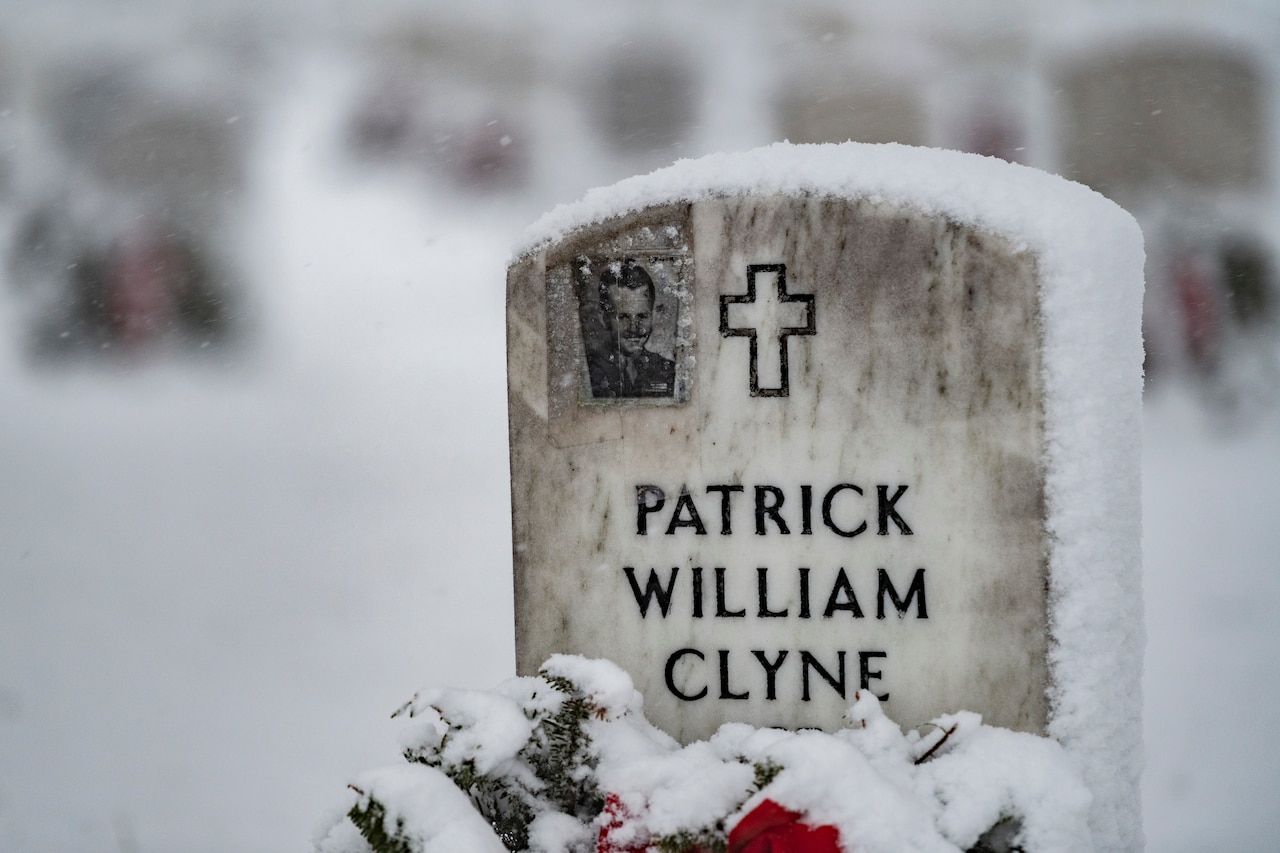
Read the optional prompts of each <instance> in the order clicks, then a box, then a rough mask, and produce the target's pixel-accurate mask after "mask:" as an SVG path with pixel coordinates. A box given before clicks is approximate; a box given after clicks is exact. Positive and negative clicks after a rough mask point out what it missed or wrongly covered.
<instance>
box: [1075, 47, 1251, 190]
mask: <svg viewBox="0 0 1280 853" xmlns="http://www.w3.org/2000/svg"><path fill="white" fill-rule="evenodd" d="M1060 79H1061V89H1062V93H1063V112H1062V114H1061V123H1062V136H1061V144H1062V164H1063V168H1064V171H1065V172H1066V174H1067V176H1068V177H1071V178H1073V179H1075V180H1078V181H1080V182H1082V183H1085V184H1088V185H1089V186H1091V187H1093V188H1094V189H1096V190H1098V191H1099V192H1101V193H1103V194H1113V195H1114V194H1123V193H1125V192H1129V191H1133V190H1136V189H1138V188H1141V187H1144V186H1161V185H1166V184H1168V183H1170V182H1176V183H1179V184H1183V185H1187V186H1192V187H1197V188H1202V189H1206V190H1215V189H1223V188H1239V189H1248V188H1251V187H1254V186H1256V184H1257V183H1258V181H1260V180H1261V179H1262V177H1263V175H1264V174H1265V168H1264V157H1265V154H1266V151H1267V150H1268V149H1267V144H1266V132H1265V128H1266V123H1265V122H1264V120H1263V115H1262V107H1263V98H1264V92H1263V89H1262V80H1261V77H1260V75H1259V70H1258V68H1256V67H1255V65H1254V63H1253V62H1252V61H1251V60H1250V59H1249V57H1247V56H1243V55H1241V54H1240V53H1239V52H1238V51H1235V50H1232V51H1227V50H1222V49H1217V48H1215V47H1214V46H1212V45H1210V44H1208V43H1205V42H1197V41H1191V40H1190V39H1186V40H1182V41H1178V42H1163V41H1155V42H1150V43H1146V42H1141V41H1140V42H1137V43H1133V44H1126V45H1117V46H1115V47H1113V48H1112V49H1110V50H1107V51H1104V52H1101V53H1099V54H1091V55H1090V56H1089V57H1088V58H1087V60H1086V61H1084V62H1082V63H1080V64H1078V65H1073V66H1069V67H1066V68H1064V69H1063V70H1062V73H1061V74H1060Z"/></svg>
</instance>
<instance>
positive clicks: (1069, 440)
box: [515, 142, 1145, 850]
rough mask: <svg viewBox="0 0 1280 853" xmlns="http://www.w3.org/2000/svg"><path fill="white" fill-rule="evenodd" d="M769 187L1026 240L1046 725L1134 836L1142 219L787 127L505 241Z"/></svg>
mask: <svg viewBox="0 0 1280 853" xmlns="http://www.w3.org/2000/svg"><path fill="white" fill-rule="evenodd" d="M773 194H791V195H818V196H828V197H835V198H845V199H871V200H873V201H876V200H880V199H888V200H891V201H892V202H894V203H896V204H904V205H907V206H909V207H912V208H914V209H917V210H920V211H922V212H924V213H926V214H931V215H940V216H944V217H950V218H955V219H957V220H960V221H963V222H969V223H974V224H975V225H977V226H978V227H980V228H983V229H984V230H989V231H993V232H995V233H998V234H1001V235H1003V236H1005V237H1007V238H1009V240H1010V241H1011V242H1012V243H1013V244H1014V245H1015V246H1019V247H1025V248H1026V249H1027V250H1029V251H1031V252H1033V253H1034V255H1035V258H1036V264H1037V270H1038V274H1039V278H1040V285H1041V317H1040V320H1041V323H1042V325H1043V329H1044V349H1043V363H1044V387H1045V437H1046V445H1047V447H1046V459H1047V461H1046V471H1045V492H1046V497H1047V502H1048V507H1047V516H1048V517H1047V523H1046V527H1047V532H1048V536H1049V539H1050V541H1051V542H1052V546H1051V549H1050V553H1049V576H1050V608H1051V617H1050V619H1051V626H1050V630H1051V639H1052V645H1051V648H1050V670H1051V671H1050V678H1051V681H1052V683H1053V688H1052V699H1053V706H1052V716H1051V720H1050V723H1049V731H1050V734H1052V736H1053V737H1054V738H1056V739H1057V740H1058V741H1059V742H1060V743H1062V744H1064V745H1065V746H1066V747H1067V748H1068V749H1069V750H1070V751H1071V752H1072V753H1074V754H1075V755H1076V757H1077V758H1078V760H1080V761H1081V763H1082V767H1083V768H1084V773H1085V776H1086V778H1087V779H1088V782H1089V786H1090V789H1091V790H1092V791H1093V792H1094V794H1095V799H1094V810H1093V817H1092V823H1093V829H1094V835H1095V838H1096V839H1097V841H1098V844H1099V846H1100V848H1101V849H1104V850H1125V849H1133V848H1134V847H1135V846H1137V845H1138V843H1139V842H1138V836H1139V834H1140V831H1141V830H1140V827H1141V817H1140V792H1139V788H1138V778H1139V775H1140V773H1141V766H1142V754H1141V749H1142V746H1141V743H1142V736H1141V713H1142V695H1141V690H1140V686H1139V679H1140V674H1141V671H1142V654H1143V645H1144V642H1145V633H1144V630H1143V612H1142V591H1141V559H1142V558H1141V552H1140V548H1139V543H1140V535H1141V534H1140V530H1141V517H1140V512H1141V510H1140V507H1141V493H1140V490H1141V472H1140V470H1139V460H1140V458H1141V456H1140V453H1141V395H1142V346H1141V339H1140V331H1139V330H1140V327H1141V317H1142V282H1143V261H1144V255H1143V252H1142V235H1141V232H1140V231H1139V229H1138V225H1137V223H1136V222H1135V221H1134V220H1133V218H1132V217H1131V216H1130V215H1129V214H1127V213H1125V212H1124V211H1123V210H1122V209H1120V208H1119V207H1118V206H1117V205H1115V204H1114V203H1112V202H1110V201H1109V200H1107V199H1105V198H1103V197H1102V196H1101V195H1099V194H1098V193H1096V192H1094V191H1093V190H1090V189H1089V188H1087V187H1084V186H1082V185H1080V184H1076V183H1072V182H1070V181H1066V180H1063V179H1062V178H1059V177H1057V176H1054V175H1049V174H1047V173H1045V172H1041V171H1038V170H1034V169H1030V168H1027V167H1024V166H1020V165H1017V164H1011V163H1006V162H1004V161H1002V160H997V159H995V158H991V157H979V156H976V155H971V154H962V153H959V152H955V151H938V150H926V149H919V148H910V147H907V146H902V145H863V144H858V143H852V142H849V143H845V144H843V145H822V146H816V145H789V144H785V143H778V144H775V145H771V146H768V147H765V148H759V149H755V150H753V151H749V152H746V153H739V154H714V155H709V156H706V157H702V158H699V159H697V160H683V161H680V162H678V163H676V164H675V165H674V166H671V167H669V168H666V169H661V170H658V171H656V172H652V173H650V174H648V175H643V176H638V177H635V178H630V179H627V180H624V181H621V182H619V183H617V184H614V185H612V186H610V187H603V188H599V189H596V190H592V191H591V192H589V193H587V194H586V196H584V197H583V199H582V200H581V201H579V202H576V203H574V204H569V205H562V206H560V207H558V208H556V209H555V210H553V211H551V212H550V213H548V214H547V215H546V216H544V217H543V218H542V219H541V220H539V221H538V222H537V223H535V224H534V225H533V226H532V227H531V228H530V229H529V231H528V233H527V234H526V236H525V238H524V240H523V242H522V243H521V244H520V246H519V248H517V250H516V253H515V254H516V257H517V258H519V257H521V256H523V255H526V254H528V253H530V252H534V251H538V250H541V249H542V248H544V247H545V246H547V245H548V244H549V243H551V242H554V241H557V240H560V239H562V238H564V237H566V236H567V235H570V234H572V233H573V232H574V231H575V230H576V229H579V228H582V227H585V226H587V225H590V224H592V223H596V222H601V221H604V220H607V219H609V218H612V217H617V216H621V215H624V214H627V213H630V212H632V211H636V210H640V209H642V208H645V207H647V206H649V205H659V204H671V203H676V202H694V201H698V200H700V199H706V198H714V197H722V196H741V195H758V196H768V195H773Z"/></svg>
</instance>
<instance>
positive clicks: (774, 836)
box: [729, 800, 840, 853]
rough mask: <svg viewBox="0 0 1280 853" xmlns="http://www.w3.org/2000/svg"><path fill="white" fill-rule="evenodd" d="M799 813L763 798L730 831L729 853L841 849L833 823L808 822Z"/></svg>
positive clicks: (835, 851)
mask: <svg viewBox="0 0 1280 853" xmlns="http://www.w3.org/2000/svg"><path fill="white" fill-rule="evenodd" d="M800 818H801V815H800V813H799V812H793V811H791V810H790V809H786V808H783V807H782V806H780V805H778V804H777V803H775V802H774V801H773V800H765V801H764V802H762V803H760V805H758V806H756V807H755V808H754V809H752V810H751V811H750V812H749V813H748V814H747V815H746V817H744V818H743V819H742V820H740V821H738V825H737V826H735V827H734V828H733V831H732V832H730V833H729V853H840V833H839V832H838V831H837V830H836V828H835V827H834V826H827V825H823V826H808V825H807V824H803V823H800Z"/></svg>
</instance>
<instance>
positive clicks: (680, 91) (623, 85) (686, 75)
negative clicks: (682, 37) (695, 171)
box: [591, 39, 698, 159]
mask: <svg viewBox="0 0 1280 853" xmlns="http://www.w3.org/2000/svg"><path fill="white" fill-rule="evenodd" d="M598 62H599V72H600V73H599V77H598V81H597V82H596V84H595V86H596V88H595V90H594V91H593V92H592V93H591V97H592V111H593V113H594V114H595V116H596V121H597V124H598V125H599V127H600V130H601V133H602V134H603V136H604V139H605V141H606V142H607V144H608V145H609V146H610V147H611V148H612V149H613V150H614V151H617V152H619V153H621V154H648V153H658V152H663V153H666V154H667V155H668V158H667V159H675V158H677V157H681V156H685V155H686V153H687V151H686V150H685V149H684V148H683V143H685V142H686V140H687V139H688V137H689V133H690V131H691V129H692V127H693V125H694V122H695V121H696V119H697V115H696V105H695V95H696V92H697V88H698V81H697V79H696V76H695V74H694V69H693V67H692V64H691V63H690V62H689V60H688V59H687V58H686V57H684V56H683V55H682V54H681V53H680V52H679V50H678V48H676V47H674V46H670V45H665V44H662V43H659V42H658V41H657V40H653V39H646V40H638V41H635V42H627V43H623V44H616V45H611V46H609V47H608V48H606V49H605V50H604V52H603V54H602V56H601V57H600V58H599V59H598Z"/></svg>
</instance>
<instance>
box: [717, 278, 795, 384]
mask: <svg viewBox="0 0 1280 853" xmlns="http://www.w3.org/2000/svg"><path fill="white" fill-rule="evenodd" d="M757 278H760V279H763V281H764V284H763V285H762V287H761V288H760V290H759V291H757V290H756V279H757ZM733 306H741V307H738V308H734V307H733ZM731 311H732V312H733V314H734V318H735V319H738V320H741V321H742V323H743V325H740V326H739V325H733V326H731V325H730V324H729V320H730V316H729V315H730V312H731ZM816 321H817V307H816V306H815V305H814V296H813V294H812V293H787V265H786V264H748V265H747V292H746V293H743V294H721V295H720V334H721V335H723V336H724V337H726V338H730V337H741V338H747V341H748V344H749V346H750V355H751V360H750V363H749V365H748V369H749V371H750V374H749V380H750V390H751V396H752V397H787V396H789V395H790V393H791V376H790V372H789V370H788V359H787V349H788V346H787V339H788V338H789V337H791V336H792V335H813V334H816V332H817V326H816ZM788 324H789V325H788ZM761 339H763V340H764V346H765V358H764V361H763V362H761V359H760V341H761ZM775 347H776V352H777V354H778V355H777V357H776V358H774V356H773V353H774V352H775Z"/></svg>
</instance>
